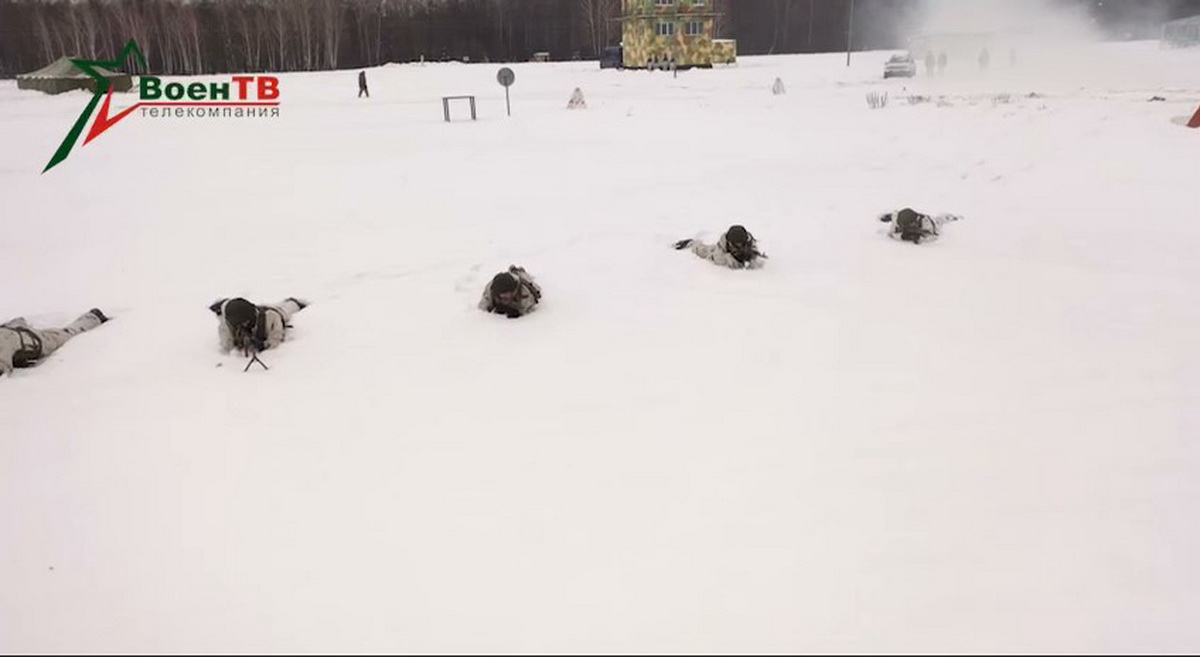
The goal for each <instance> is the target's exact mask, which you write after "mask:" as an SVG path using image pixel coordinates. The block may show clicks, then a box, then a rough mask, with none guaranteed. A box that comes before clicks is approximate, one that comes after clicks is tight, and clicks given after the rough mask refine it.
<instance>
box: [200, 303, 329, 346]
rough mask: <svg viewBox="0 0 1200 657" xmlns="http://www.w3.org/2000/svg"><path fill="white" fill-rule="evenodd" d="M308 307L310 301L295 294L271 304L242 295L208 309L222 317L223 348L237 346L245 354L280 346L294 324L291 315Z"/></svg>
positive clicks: (219, 328) (219, 327)
mask: <svg viewBox="0 0 1200 657" xmlns="http://www.w3.org/2000/svg"><path fill="white" fill-rule="evenodd" d="M306 307H308V303H307V302H305V301H301V300H299V299H297V298H295V297H288V298H287V299H284V300H283V301H281V302H279V303H277V304H274V305H270V306H259V305H255V304H253V303H250V302H249V301H247V300H245V299H243V298H241V297H235V298H233V299H221V300H219V301H217V302H215V303H213V304H212V305H211V306H209V307H208V309H209V310H211V311H213V313H214V314H216V316H217V317H218V319H219V320H220V322H219V324H218V326H217V338H218V339H219V340H220V341H221V350H222V351H229V350H230V349H238V350H240V351H241V352H242V354H243V355H245V356H249V355H250V354H253V353H257V352H260V351H265V350H267V349H272V348H274V347H278V346H279V345H280V344H281V343H282V342H283V341H284V340H285V339H287V332H288V329H290V328H292V325H291V321H292V315H295V314H296V313H298V312H300V311H301V310H303V309H304V308H306Z"/></svg>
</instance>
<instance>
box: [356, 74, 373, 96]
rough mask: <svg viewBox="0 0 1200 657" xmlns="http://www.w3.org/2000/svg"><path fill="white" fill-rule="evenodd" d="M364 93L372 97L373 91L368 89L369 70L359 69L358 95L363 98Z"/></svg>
mask: <svg viewBox="0 0 1200 657" xmlns="http://www.w3.org/2000/svg"><path fill="white" fill-rule="evenodd" d="M363 94H366V95H367V98H370V97H371V92H370V91H367V72H366V71H359V72H358V97H359V98H362V97H363Z"/></svg>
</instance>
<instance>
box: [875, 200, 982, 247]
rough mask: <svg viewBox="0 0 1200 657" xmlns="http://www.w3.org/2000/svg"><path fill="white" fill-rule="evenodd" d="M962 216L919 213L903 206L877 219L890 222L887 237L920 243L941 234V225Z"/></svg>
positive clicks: (931, 239)
mask: <svg viewBox="0 0 1200 657" xmlns="http://www.w3.org/2000/svg"><path fill="white" fill-rule="evenodd" d="M959 219H962V217H960V216H958V215H954V214H939V215H934V216H930V215H927V214H921V213H920V212H917V211H916V210H913V209H912V208H904V209H902V210H897V211H895V212H888V213H887V214H882V215H880V216H879V220H880V221H882V222H884V223H890V224H891V228H890V229H889V230H888V237H891V238H892V239H894V240H900V241H902V242H912V243H913V244H920V243H922V242H932V241H934V240H936V239H937V238H938V237H940V236H941V228H942V226H943V225H945V224H948V223H950V222H951V221H958V220H959Z"/></svg>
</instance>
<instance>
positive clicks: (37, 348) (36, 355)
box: [0, 310, 104, 374]
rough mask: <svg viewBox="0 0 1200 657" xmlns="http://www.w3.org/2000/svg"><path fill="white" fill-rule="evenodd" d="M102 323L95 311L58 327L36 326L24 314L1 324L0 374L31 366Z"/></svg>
mask: <svg viewBox="0 0 1200 657" xmlns="http://www.w3.org/2000/svg"><path fill="white" fill-rule="evenodd" d="M102 323H104V322H103V320H101V318H100V316H98V315H97V314H96V313H95V312H94V311H91V310H89V311H88V312H86V313H84V314H82V315H80V316H79V317H78V319H76V320H75V321H73V322H71V323H70V324H69V325H67V326H66V327H64V328H61V329H35V328H32V327H30V326H29V323H28V322H26V321H25V319H24V318H23V317H17V318H15V319H11V320H9V321H7V322H5V323H4V324H0V374H12V371H13V368H14V367H32V366H33V365H36V364H37V363H38V362H39V361H40V360H42V359H43V358H46V357H47V356H49V355H50V354H52V353H54V352H55V351H58V349H59V347H62V346H63V345H64V344H66V343H67V341H68V340H70V339H71V338H73V337H75V336H77V335H79V334H80V333H83V332H84V331H90V330H91V329H94V328H96V327H97V326H99V325H100V324H102Z"/></svg>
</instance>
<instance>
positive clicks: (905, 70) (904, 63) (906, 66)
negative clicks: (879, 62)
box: [883, 55, 917, 79]
mask: <svg viewBox="0 0 1200 657" xmlns="http://www.w3.org/2000/svg"><path fill="white" fill-rule="evenodd" d="M916 74H917V63H916V62H914V61H913V58H912V55H892V57H891V59H889V60H887V63H886V64H884V65H883V77H884V78H885V79H886V78H911V77H912V76H914V75H916Z"/></svg>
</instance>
